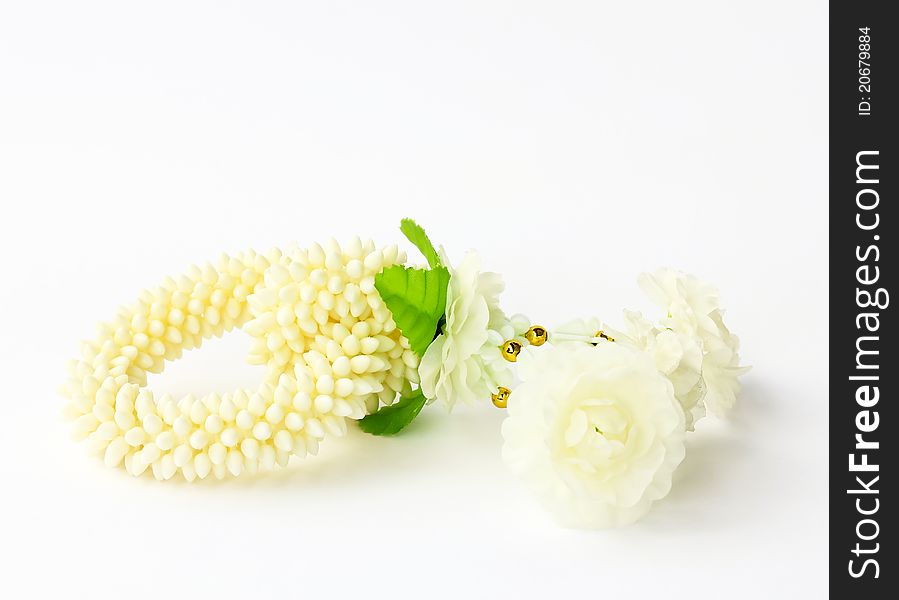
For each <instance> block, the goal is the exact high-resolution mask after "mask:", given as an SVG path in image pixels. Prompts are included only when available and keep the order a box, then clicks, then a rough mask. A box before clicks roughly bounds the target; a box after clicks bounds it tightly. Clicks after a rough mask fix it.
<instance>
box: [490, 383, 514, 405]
mask: <svg viewBox="0 0 899 600" xmlns="http://www.w3.org/2000/svg"><path fill="white" fill-rule="evenodd" d="M511 395H512V390H510V389H509V388H506V387H503V386H500V387H499V389H498V390H496V393H495V394H493V395H492V396H491V397H490V398H491V399H492V400H493V406H495V407H496V408H506V405H507V404H508V403H509V396H511Z"/></svg>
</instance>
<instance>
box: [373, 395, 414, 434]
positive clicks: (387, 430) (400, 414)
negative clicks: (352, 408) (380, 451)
mask: <svg viewBox="0 0 899 600" xmlns="http://www.w3.org/2000/svg"><path fill="white" fill-rule="evenodd" d="M425 402H426V400H425V397H424V394H422V393H421V390H415V391H414V392H412V395H411V396H402V397H401V398H400V400H399V402H397V403H396V404H391V405H390V406H385V407H384V408H382V409H381V410H379V411H377V412H374V413H372V414H370V415H368V416H367V417H364V418H362V419H360V420H359V421H357V423H359V429H361V430H362V431H364V432H365V433H370V434H372V435H395V434H397V433H399V432H400V431H402V430H403V429H405V427H406V426H407V425H408V424H409V423H411V422H412V421H413V420H415V417H417V416H418V413H420V412H421V409H422V407H423V406H424V405H425Z"/></svg>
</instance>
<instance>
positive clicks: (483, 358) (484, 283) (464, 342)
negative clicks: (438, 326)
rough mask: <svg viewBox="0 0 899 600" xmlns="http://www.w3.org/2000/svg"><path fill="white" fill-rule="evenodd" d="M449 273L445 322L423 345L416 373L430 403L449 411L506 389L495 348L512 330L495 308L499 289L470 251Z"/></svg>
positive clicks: (506, 372) (505, 372)
mask: <svg viewBox="0 0 899 600" xmlns="http://www.w3.org/2000/svg"><path fill="white" fill-rule="evenodd" d="M442 261H443V264H444V265H446V266H447V268H449V269H450V273H451V276H450V282H449V287H448V289H447V294H446V314H445V317H446V323H445V324H444V326H443V331H442V333H440V335H438V336H437V337H436V338H435V339H434V341H433V342H432V343H431V345H430V346H428V349H427V351H426V352H425V354H424V356H423V357H422V359H421V364H420V365H419V367H418V373H419V376H420V378H421V389H422V391H423V392H424V394H425V396H426V397H427V398H429V399H430V400H434V399H439V400H441V401H442V402H444V403H446V405H447V406H448V407H449V408H452V407H453V405H454V404H455V402H456V401H457V400H461V401H463V402H469V403H472V402H475V401H477V400H483V399H486V398H490V395H491V394H493V393H495V392H496V391H497V388H498V387H499V386H509V385H510V384H511V382H512V378H513V374H512V369H511V365H510V364H509V363H508V362H506V361H505V360H504V359H503V358H502V355H501V354H500V351H499V347H500V346H501V345H502V343H503V341H504V340H505V339H508V338H509V337H512V336H513V335H514V331H513V328H512V325H511V321H510V320H509V319H508V318H507V317H506V316H505V314H503V312H502V310H500V308H499V295H500V293H501V292H502V290H503V288H504V285H503V281H502V278H501V277H500V276H499V275H498V274H496V273H481V272H480V268H481V261H480V259H479V258H478V255H477V254H475V253H474V252H469V253H468V254H466V255H465V257H464V258H463V259H462V262H461V263H460V264H459V266H458V267H457V268H455V269H453V268H451V267H450V264H449V261H448V260H447V259H446V257H445V256H444V257H442Z"/></svg>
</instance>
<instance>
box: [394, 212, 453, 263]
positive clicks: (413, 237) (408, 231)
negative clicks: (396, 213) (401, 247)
mask: <svg viewBox="0 0 899 600" xmlns="http://www.w3.org/2000/svg"><path fill="white" fill-rule="evenodd" d="M400 231H402V232H403V235H405V236H406V238H407V239H408V240H409V241H410V242H412V243H413V244H415V247H416V248H418V249H419V250H420V251H421V253H422V254H423V255H424V257H425V258H426V259H428V264H429V265H431V268H432V269H433V268H435V267H440V266H442V265H443V263H442V262H441V261H440V256H439V255H438V254H437V251H436V250H434V244H432V243H431V240H430V239H428V234H427V233H425V230H424V229H422V227H421V225H419V224H418V223H416V222H415V221H413V220H412V219H403V220H402V221H400Z"/></svg>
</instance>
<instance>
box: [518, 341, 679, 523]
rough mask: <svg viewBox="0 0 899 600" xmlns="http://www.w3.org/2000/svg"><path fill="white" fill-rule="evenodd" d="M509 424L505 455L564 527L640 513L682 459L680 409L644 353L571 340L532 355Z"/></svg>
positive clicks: (627, 519) (628, 519) (664, 488)
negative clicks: (594, 345)
mask: <svg viewBox="0 0 899 600" xmlns="http://www.w3.org/2000/svg"><path fill="white" fill-rule="evenodd" d="M519 371H520V375H521V377H522V379H523V383H522V384H521V385H519V386H518V388H516V390H515V391H514V392H513V393H512V395H511V397H510V399H509V404H508V412H509V416H508V418H507V419H506V420H505V422H504V423H503V428H502V432H503V437H504V438H505V444H504V445H503V458H504V459H505V460H506V462H507V463H508V464H509V465H510V466H511V467H512V468H513V469H514V470H515V471H516V472H517V473H519V474H520V475H521V476H523V477H524V479H525V480H526V481H527V482H528V483H529V484H530V486H531V487H532V488H533V489H534V490H535V492H537V494H538V496H539V497H540V498H541V500H542V501H543V503H544V504H545V505H546V506H547V507H548V508H549V509H550V510H551V511H553V513H554V514H555V515H556V517H557V518H558V520H559V521H560V522H562V523H563V524H565V525H569V526H579V527H612V526H619V525H625V524H628V523H632V522H634V521H636V520H637V519H639V518H640V517H642V516H643V515H644V514H645V513H646V512H647V511H648V510H649V508H650V506H651V505H652V503H653V502H654V501H656V500H659V499H661V498H663V497H664V496H665V495H667V494H668V491H669V490H670V488H671V477H672V473H673V472H674V470H675V468H677V466H678V465H679V464H680V462H681V461H682V460H683V458H684V436H685V433H684V415H683V411H682V410H681V408H680V405H679V404H678V402H677V400H676V398H675V397H674V390H673V388H672V386H671V383H670V382H669V381H668V379H666V378H665V377H664V376H662V375H661V374H660V373H659V371H658V370H657V369H656V367H655V365H654V364H653V362H652V360H651V359H650V358H649V357H648V356H647V355H646V354H645V353H643V352H637V351H635V350H633V349H632V348H628V347H626V346H622V345H619V344H614V343H608V344H599V345H597V346H596V347H593V346H591V345H586V344H565V345H561V346H551V347H548V348H543V349H541V351H540V352H538V353H534V355H532V356H531V357H528V360H526V361H525V362H524V363H523V364H522V367H521V369H520V370H519Z"/></svg>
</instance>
